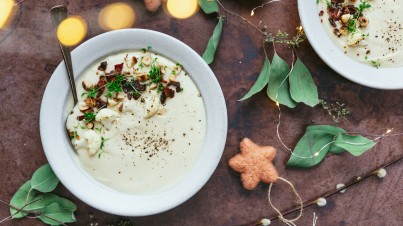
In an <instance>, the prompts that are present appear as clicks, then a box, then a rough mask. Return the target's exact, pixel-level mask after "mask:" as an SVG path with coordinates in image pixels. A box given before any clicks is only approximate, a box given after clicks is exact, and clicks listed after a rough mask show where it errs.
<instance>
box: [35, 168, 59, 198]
mask: <svg viewBox="0 0 403 226" xmlns="http://www.w3.org/2000/svg"><path fill="white" fill-rule="evenodd" d="M58 183H59V179H58V178H57V177H56V175H55V173H54V172H53V170H52V168H50V165H49V163H47V164H45V165H43V166H41V167H40V168H39V169H37V170H36V171H35V173H34V175H32V179H31V189H35V190H37V191H40V192H51V191H53V190H54V189H55V188H56V186H57V184H58Z"/></svg>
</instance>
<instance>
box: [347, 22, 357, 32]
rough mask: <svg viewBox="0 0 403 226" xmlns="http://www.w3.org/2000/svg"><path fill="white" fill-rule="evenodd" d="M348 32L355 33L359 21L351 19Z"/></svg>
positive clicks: (348, 23)
mask: <svg viewBox="0 0 403 226" xmlns="http://www.w3.org/2000/svg"><path fill="white" fill-rule="evenodd" d="M347 31H348V32H351V33H354V32H356V31H357V20H355V19H350V20H348V21H347Z"/></svg>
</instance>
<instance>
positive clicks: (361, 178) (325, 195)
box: [246, 155, 403, 226]
mask: <svg viewBox="0 0 403 226" xmlns="http://www.w3.org/2000/svg"><path fill="white" fill-rule="evenodd" d="M402 159H403V155H402V156H400V157H399V158H397V159H395V160H392V161H390V162H388V163H386V164H384V165H383V166H380V167H377V168H376V169H374V170H371V171H370V172H368V173H367V174H365V175H364V176H361V177H357V178H355V179H353V180H351V181H349V182H348V183H347V184H346V185H345V186H343V187H341V188H338V189H335V190H332V191H329V192H325V193H322V194H321V195H319V196H318V197H317V198H315V199H311V200H309V201H306V202H304V204H303V206H302V208H306V207H309V206H312V205H315V204H316V201H317V200H318V199H319V198H327V197H330V196H332V195H334V194H337V193H339V192H340V191H342V190H344V189H347V188H349V187H351V186H353V185H355V184H358V183H360V182H361V181H364V180H365V179H368V178H370V177H371V176H374V175H376V172H377V171H378V170H379V169H381V168H387V167H389V166H392V165H393V164H396V163H397V162H399V161H401V160H402ZM300 209H301V207H294V208H291V209H288V210H285V211H284V213H282V215H283V216H286V215H289V214H292V213H295V212H297V211H299V210H300ZM269 219H270V220H271V221H274V220H277V219H278V216H273V217H270V218H269ZM246 225H254V226H255V225H261V223H260V221H255V222H253V223H250V224H246Z"/></svg>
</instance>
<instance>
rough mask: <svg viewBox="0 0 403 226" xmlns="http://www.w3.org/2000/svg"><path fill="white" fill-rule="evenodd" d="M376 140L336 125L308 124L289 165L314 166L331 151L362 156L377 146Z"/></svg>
mask: <svg viewBox="0 0 403 226" xmlns="http://www.w3.org/2000/svg"><path fill="white" fill-rule="evenodd" d="M381 137H382V136H381ZM375 140H376V139H374V140H369V139H367V138H365V137H362V136H352V135H349V134H348V133H347V132H346V131H345V130H344V129H342V128H339V127H335V126H330V125H314V126H308V127H307V129H306V132H305V134H304V136H303V137H302V138H301V140H300V141H299V142H298V144H297V145H296V147H295V150H294V151H293V152H292V154H291V158H290V159H289V160H288V162H287V166H291V167H301V168H308V167H312V166H315V165H317V164H319V163H320V162H321V161H322V160H323V159H324V158H325V156H326V155H327V153H329V152H330V153H332V154H341V153H343V152H345V151H348V152H350V154H352V155H354V156H360V155H362V154H363V153H365V152H366V151H367V150H369V149H371V148H372V147H373V146H375V144H376V142H375Z"/></svg>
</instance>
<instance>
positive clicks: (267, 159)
mask: <svg viewBox="0 0 403 226" xmlns="http://www.w3.org/2000/svg"><path fill="white" fill-rule="evenodd" d="M240 148H241V153H240V154H237V155H236V156H234V157H232V158H231V159H230V160H229V165H230V167H231V168H232V169H233V170H235V171H237V172H239V173H241V180H242V184H243V186H244V188H246V189H248V190H253V189H254V188H256V186H257V185H258V184H259V182H260V181H262V182H265V183H274V182H276V181H277V178H278V174H277V171H276V168H275V167H274V165H273V163H272V161H273V159H274V157H275V156H276V149H275V148H274V147H272V146H258V145H257V144H255V143H254V142H253V141H251V140H250V139H248V138H244V139H243V140H242V141H241V143H240Z"/></svg>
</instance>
